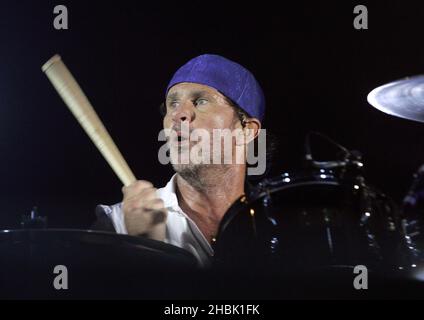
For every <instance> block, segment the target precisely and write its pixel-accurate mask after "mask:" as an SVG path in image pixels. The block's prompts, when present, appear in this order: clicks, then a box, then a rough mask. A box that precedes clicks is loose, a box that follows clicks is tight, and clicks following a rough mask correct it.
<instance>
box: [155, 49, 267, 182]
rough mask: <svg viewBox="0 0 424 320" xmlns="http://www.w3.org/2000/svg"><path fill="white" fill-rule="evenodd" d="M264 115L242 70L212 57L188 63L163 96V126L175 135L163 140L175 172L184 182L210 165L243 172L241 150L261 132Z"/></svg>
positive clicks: (257, 90)
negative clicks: (233, 168) (185, 177)
mask: <svg viewBox="0 0 424 320" xmlns="http://www.w3.org/2000/svg"><path fill="white" fill-rule="evenodd" d="M240 103H242V104H240ZM263 112H264V99H263V94H262V90H261V89H260V87H259V85H258V84H257V82H256V80H255V79H254V78H253V75H251V73H250V72H249V71H247V70H246V69H245V68H243V67H242V66H240V65H238V64H236V63H234V62H232V61H230V60H227V59H225V58H223V57H220V56H215V55H203V56H200V57H197V58H195V59H193V60H191V61H189V62H188V63H187V64H186V65H184V66H183V67H181V68H180V69H179V70H178V71H177V72H176V74H175V75H174V77H173V79H172V80H171V82H170V84H169V86H168V89H167V92H166V100H165V115H164V119H163V126H164V129H173V130H175V133H176V134H174V135H173V136H170V138H169V140H168V141H169V145H170V150H171V162H172V163H173V167H174V169H175V171H176V172H178V173H179V174H180V175H182V176H183V177H184V176H187V175H190V176H198V174H199V172H200V171H201V170H203V169H206V168H210V167H211V166H213V167H215V168H218V169H222V170H227V169H228V168H229V167H231V166H234V165H237V166H241V167H244V168H245V166H246V159H245V157H246V152H245V149H246V147H247V145H248V144H249V142H251V141H252V140H254V139H255V138H256V137H257V136H258V134H259V132H260V129H261V119H262V117H263ZM252 114H253V115H252ZM185 128H186V129H187V131H186V132H184V129H185ZM228 134H230V137H229V136H228ZM229 145H230V152H229V153H228V146H229ZM205 146H206V147H208V148H205ZM217 147H218V148H219V150H220V152H216V151H217V150H218V149H217ZM225 148H227V150H224V149H225ZM173 155H174V156H173ZM175 156H177V159H176V158H175ZM228 157H230V159H229V158H228ZM205 160H206V161H205ZM207 160H209V161H207ZM217 160H218V161H217Z"/></svg>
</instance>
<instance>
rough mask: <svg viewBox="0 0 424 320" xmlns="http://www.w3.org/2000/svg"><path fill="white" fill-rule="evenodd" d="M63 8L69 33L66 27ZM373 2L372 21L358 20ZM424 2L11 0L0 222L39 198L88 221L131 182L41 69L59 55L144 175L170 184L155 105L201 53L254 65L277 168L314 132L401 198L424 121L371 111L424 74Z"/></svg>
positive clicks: (75, 221)
mask: <svg viewBox="0 0 424 320" xmlns="http://www.w3.org/2000/svg"><path fill="white" fill-rule="evenodd" d="M58 4H65V5H66V6H67V8H68V13H69V30H61V31H58V30H55V29H54V27H53V19H54V17H55V15H54V14H53V8H54V7H55V5H58ZM358 4H364V5H366V6H367V7H368V13H369V29H368V30H355V29H354V28H353V19H354V17H355V15H354V14H353V8H354V6H355V5H358ZM423 26H424V5H419V4H413V2H411V3H408V2H406V1H402V2H401V1H399V2H398V3H397V4H394V3H388V2H381V4H378V5H377V4H371V3H368V2H366V1H365V2H363V1H362V2H359V1H358V2H351V3H344V4H343V5H335V4H332V3H325V2H320V3H319V4H317V3H315V4H312V3H306V2H304V3H300V2H297V4H296V5H294V4H289V3H285V2H281V3H278V4H275V5H274V4H271V3H266V2H255V3H251V4H250V3H248V2H244V3H243V4H239V5H231V6H230V5H229V2H228V1H227V2H226V3H220V2H196V3H185V2H184V4H183V2H178V3H177V2H173V3H172V4H171V3H166V2H157V3H145V2H141V1H140V2H138V1H137V2H136V1H134V2H130V1H119V2H115V1H110V2H108V1H89V2H88V1H72V2H71V1H61V2H59V1H58V2H51V1H3V0H2V1H1V2H0V205H1V209H0V229H7V228H15V227H17V226H18V223H19V217H20V215H22V214H26V213H28V212H29V210H30V209H31V207H32V206H34V205H37V206H38V207H39V209H40V211H41V213H42V214H43V215H47V216H48V218H49V222H50V226H51V227H65V228H87V227H88V226H89V225H90V223H91V222H92V221H93V219H94V207H95V205H96V204H98V203H106V204H112V203H116V202H118V201H120V200H121V184H120V182H119V180H118V179H117V178H116V177H115V175H114V174H113V172H112V170H111V169H110V168H109V167H108V165H107V164H106V162H105V161H104V160H103V158H102V156H101V155H100V153H99V152H98V151H97V150H96V148H95V147H94V145H93V144H92V143H91V141H90V140H89V139H88V137H87V136H86V135H85V133H84V132H83V130H82V129H81V128H80V126H79V124H78V123H77V122H76V120H75V119H74V118H73V116H72V115H71V113H70V112H69V111H68V109H67V108H66V106H65V105H64V103H63V102H62V101H61V99H60V98H59V96H58V95H57V93H56V92H55V90H54V89H53V87H52V86H51V84H50V83H49V81H48V80H47V78H46V77H45V75H44V74H43V73H42V72H41V66H42V65H43V64H44V62H46V61H47V60H48V59H49V58H50V57H51V56H52V55H54V54H56V53H59V54H60V55H61V56H62V58H63V60H64V61H65V63H66V64H67V66H68V67H69V68H70V70H71V71H72V73H73V74H74V76H75V77H76V79H77V80H78V82H79V83H80V85H81V87H82V88H83V90H84V91H85V93H86V94H87V96H88V97H89V99H90V101H91V102H92V104H93V105H94V107H95V109H96V111H97V112H98V114H99V116H100V117H101V119H102V120H103V122H104V124H105V125H106V127H107V128H108V131H109V132H110V134H111V135H112V137H113V138H114V140H115V142H116V144H117V145H118V147H119V148H120V150H121V152H122V153H123V155H124V157H125V158H126V159H127V162H128V163H129V165H130V167H131V168H132V169H133V171H134V173H135V174H136V176H137V177H138V178H142V179H146V180H150V181H152V182H153V183H154V184H155V185H156V186H157V187H161V186H163V185H164V184H165V183H166V182H167V181H168V179H169V177H170V176H171V174H172V168H171V167H169V166H168V167H164V166H162V165H161V164H159V162H158V159H157V150H158V148H159V147H160V145H161V144H160V143H159V142H158V141H157V134H158V132H159V130H160V129H161V115H160V113H159V112H158V106H159V104H160V103H161V102H162V100H163V97H164V90H165V88H166V85H167V82H168V81H169V80H170V78H171V76H172V74H173V72H174V71H175V70H176V69H177V68H178V67H180V66H181V65H182V64H184V63H185V62H186V61H188V60H189V59H191V58H193V57H194V56H196V55H199V54H203V53H215V54H221V55H223V56H225V57H227V58H230V59H233V60H235V61H237V62H239V63H241V64H242V65H244V66H246V67H247V68H248V69H250V70H251V71H252V72H253V73H254V74H255V76H256V77H257V79H258V80H259V82H260V83H261V84H262V86H263V89H264V92H265V95H266V98H267V116H266V120H265V127H266V128H267V129H268V130H269V131H270V132H272V133H273V134H274V135H275V136H277V137H278V140H279V147H278V149H277V151H276V154H275V159H274V166H273V169H272V172H271V175H272V174H278V173H280V172H282V171H285V170H292V169H296V168H299V167H300V164H301V159H302V155H303V141H304V137H305V134H306V133H307V132H308V131H309V130H317V131H321V132H323V133H326V134H328V135H329V136H331V137H332V138H334V139H335V140H337V141H338V142H340V143H341V144H343V145H344V146H346V147H347V148H349V149H357V150H360V151H361V152H362V153H363V155H364V162H365V165H366V177H367V179H368V182H369V183H370V184H373V185H375V186H377V187H379V188H380V189H382V190H384V191H385V192H386V193H388V194H389V195H390V196H392V197H393V198H394V199H395V200H396V201H400V199H401V198H402V196H403V195H404V194H405V192H406V190H407V189H408V187H409V184H410V183H411V179H412V174H413V173H414V171H415V170H416V169H417V167H418V166H419V165H420V164H422V163H423V162H424V150H423V147H422V146H423V145H422V144H423V141H422V136H423V133H424V124H420V123H415V122H412V121H408V120H403V119H398V118H394V117H391V116H388V115H386V114H383V113H381V112H379V111H377V110H375V109H373V108H372V107H371V106H370V105H369V104H368V103H367V101H366V96H367V94H368V92H369V91H371V90H372V89H373V88H375V87H377V86H379V85H381V84H384V83H387V82H390V81H393V80H397V79H399V78H403V77H405V76H411V75H418V74H423V73H424V42H423V41H422V30H423Z"/></svg>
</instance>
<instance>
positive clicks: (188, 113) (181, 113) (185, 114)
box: [172, 101, 194, 123]
mask: <svg viewBox="0 0 424 320" xmlns="http://www.w3.org/2000/svg"><path fill="white" fill-rule="evenodd" d="M172 120H173V122H174V123H180V122H184V121H188V122H189V123H190V122H192V121H193V120H194V106H193V103H192V102H191V101H187V102H185V103H184V104H181V105H179V106H178V107H177V108H175V110H174V111H172Z"/></svg>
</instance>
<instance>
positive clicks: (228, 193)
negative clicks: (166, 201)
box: [177, 165, 246, 241]
mask: <svg viewBox="0 0 424 320" xmlns="http://www.w3.org/2000/svg"><path fill="white" fill-rule="evenodd" d="M245 170H246V168H245V166H244V165H234V166H225V167H221V166H208V167H203V168H201V169H200V170H198V171H197V173H196V174H195V175H184V174H183V173H180V174H178V175H177V196H178V198H179V199H178V200H179V204H180V207H181V209H182V210H183V211H184V212H185V213H186V214H187V215H188V216H189V217H190V218H191V219H192V220H193V221H194V222H195V223H196V225H197V226H198V227H199V229H200V230H201V231H202V233H203V234H204V235H205V237H206V239H208V241H212V239H213V238H214V236H215V235H216V233H217V231H218V227H219V223H220V222H221V220H222V218H223V216H224V215H225V213H226V212H227V210H228V209H229V207H230V206H231V205H232V204H233V203H234V202H235V200H237V199H238V198H239V197H240V196H241V195H243V194H244V182H245V172H246V171H245Z"/></svg>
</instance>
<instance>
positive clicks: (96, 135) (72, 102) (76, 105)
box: [41, 55, 136, 186]
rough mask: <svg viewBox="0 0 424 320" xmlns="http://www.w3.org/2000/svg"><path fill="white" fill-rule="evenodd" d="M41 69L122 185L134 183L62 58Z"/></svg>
mask: <svg viewBox="0 0 424 320" xmlns="http://www.w3.org/2000/svg"><path fill="white" fill-rule="evenodd" d="M41 69H42V70H43V72H44V73H45V74H46V75H47V77H48V78H49V79H50V81H51V83H52V84H53V86H54V87H55V89H56V91H57V92H58V93H59V95H60V96H61V97H62V99H63V101H64V102H65V104H66V105H67V106H68V108H69V110H71V112H72V113H73V115H74V116H75V118H76V119H77V120H78V122H79V123H80V125H81V126H82V127H83V129H84V130H85V132H86V133H87V134H88V136H89V137H90V139H91V141H93V143H94V144H95V145H96V147H97V149H98V150H99V151H100V152H101V154H102V155H103V157H104V158H105V159H106V161H107V162H108V163H109V165H110V166H111V168H112V170H113V171H114V172H115V174H116V175H117V176H118V177H119V179H120V180H121V182H122V183H123V184H124V185H125V186H128V185H129V184H131V183H132V182H134V181H135V180H136V178H135V177H134V174H133V173H132V172H131V169H130V168H129V167H128V164H127V163H126V161H125V159H124V157H123V156H122V154H121V152H119V150H118V148H117V146H116V145H115V143H114V142H113V140H112V138H111V137H110V135H109V133H108V132H107V130H106V128H105V127H104V125H103V123H102V122H101V120H100V119H99V117H98V116H97V114H96V111H94V109H93V107H92V105H91V104H90V102H89V101H88V99H87V97H86V96H85V94H84V92H82V90H81V88H80V86H79V85H78V83H77V82H76V81H75V78H74V77H73V76H72V74H71V72H70V71H69V70H68V68H67V67H66V66H65V64H64V63H63V62H62V59H61V58H60V56H59V55H55V56H54V57H52V58H51V59H50V60H49V61H47V62H46V63H45V64H44V65H43V67H42V68H41Z"/></svg>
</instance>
